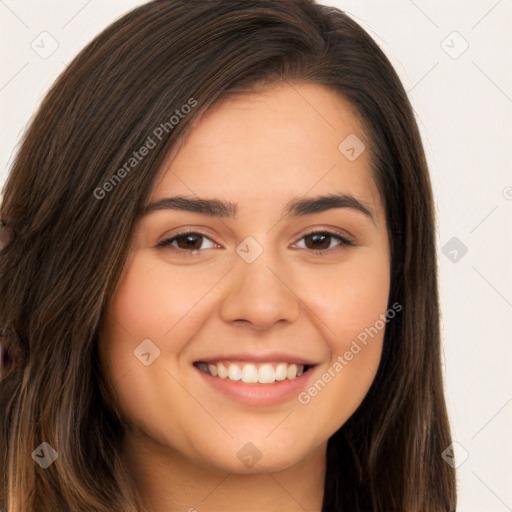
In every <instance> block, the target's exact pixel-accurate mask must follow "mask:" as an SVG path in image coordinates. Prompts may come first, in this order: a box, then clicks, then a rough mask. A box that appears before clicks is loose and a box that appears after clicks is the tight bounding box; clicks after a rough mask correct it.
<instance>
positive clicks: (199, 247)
mask: <svg viewBox="0 0 512 512" xmlns="http://www.w3.org/2000/svg"><path fill="white" fill-rule="evenodd" d="M350 134H355V135H356V136H357V137H358V138H359V139H360V140H362V141H364V143H365V144H366V147H367V150H366V151H364V152H363V153H362V154H361V156H359V157H358V158H357V159H356V160H355V161H353V162H351V161H349V160H348V159H347V158H346V157H345V156H344V155H343V154H342V153H341V152H340V151H339V150H338V145H339V144H340V142H341V141H343V140H344V139H345V138H346V137H347V136H348V135H350ZM368 145H369V141H368V139H367V137H366V136H365V133H364V131H363V129H362V126H361V123H360V122H359V121H358V118H357V116H356V115H355V113H354V110H353V108H352V107H351V106H350V104H349V103H348V102H347V101H346V100H345V99H344V98H342V97H341V96H340V95H338V94H337V93H335V92H333V91H331V90H330V89H328V88H325V87H323V86H320V85H315V84H293V85H291V84H290V85H283V86H276V87H273V88H270V89H265V90H259V91H258V92H254V93H250V94H249V93H247V94H243V95H236V96H232V97H229V98H228V99H225V100H223V101H220V102H218V103H217V104H216V105H215V106H214V107H213V108H212V109H210V110H209V111H208V112H207V113H206V114H205V115H204V117H203V118H202V119H201V120H200V122H199V123H198V124H197V126H196V127H195V128H194V129H193V131H192V132H191V134H190V136H189V137H188V139H187V140H186V141H185V143H184V145H183V146H182V147H181V149H180V150H179V152H178V153H177V156H176V158H174V160H173V161H172V162H171V163H170V166H168V167H167V168H166V169H163V172H162V174H161V176H160V178H159V179H158V181H157V183H156V186H155V188H154V191H153V194H152V197H151V201H150V204H151V203H155V202H158V201H161V200H163V199H165V198H171V197H175V196H185V197H187V198H191V199H197V198H204V199H219V200H222V201H226V202H230V203H233V204H235V205H236V210H237V212H236V216H234V217H230V216H225V217H218V216H212V215H206V214H204V213H198V212H191V211H182V210H177V209H166V208H154V209H151V207H150V208H149V212H148V213H147V215H145V216H144V217H143V219H142V220H141V222H140V225H139V226H138V229H137V232H136V235H135V238H134V241H133V249H132V252H131V254H130V257H129V260H128V261H127V266H126V269H125V272H124V274H123V276H122V279H121V281H120V284H119V287H118V289H117V291H116V294H115V296H114V297H112V300H111V302H110V304H109V306H108V310H107V314H106V315H105V322H104V324H103V326H102V330H101V334H100V357H101V362H102V366H103V371H104V372H105V375H106V377H107V379H108V381H109V382H110V384H111V386H112V388H113V389H114V390H115V393H116V397H117V406H118V408H119V409H120V411H121V413H122V414H123V417H124V418H125V419H126V420H127V421H128V422H129V423H130V425H131V427H132V429H131V431H130V432H129V433H128V435H127V437H126V439H125V446H124V455H125V457H126V462H127V464H128V467H129V470H130V472H131V473H132V475H133V477H134V479H135V481H136V482H137V485H138V487H139V489H140V491H141V493H142V495H143V496H144V498H145V499H146V500H147V503H148V504H150V505H151V506H152V507H153V508H154V510H155V512H164V511H165V512H174V511H183V512H184V511H187V510H189V509H191V508H192V507H193V508H195V509H196V510H197V511H198V512H201V511H203V510H208V511H214V512H217V511H219V512H220V511H221V510H222V511H223V512H230V511H235V510H236V511H240V510H244V511H245V512H252V511H254V512H256V511H258V512H262V511H270V510H280V511H286V512H294V511H299V510H300V511H304V510H308V511H315V512H320V510H321V504H322V497H323V485H324V477H325V454H326V446H327V441H328V439H329V437H330V436H331V435H332V434H333V433H334V432H336V430H338V429H339V428H340V427H341V426H342V425H343V424H344V423H345V421H346V420H347V419H348V418H349V417H350V416H351V415H352V414H353V413H354V411H355V410H356V408H357V407H358V406H359V404H360V403H361V401H362V400H363V398H364V396H365V395H366V393H367V391H368V389H369V387H370V385H371V383H372V381H373V379H374V377H375V373H376V371H377V368H378V365H379V361H380V356H381V350H382V341H383V336H384V330H382V331H381V332H379V334H378V335H377V336H375V337H374V338H373V339H372V340H371V341H370V342H369V343H368V345H367V346H366V347H365V348H364V349H363V350H361V352H359V353H358V354H357V355H355V356H354V358H353V359H352V360H351V361H350V363H349V364H348V365H347V366H346V367H345V368H344V369H343V371H341V372H340V373H339V374H338V375H337V376H336V377H335V378H334V379H332V381H331V382H330V383H329V384H328V385H326V386H325V388H324V389H323V390H322V391H320V392H319V393H318V395H317V396H315V397H314V398H313V399H312V400H311V401H310V403H308V404H307V405H303V404H301V403H299V401H298V400H297V395H298V391H300V390H304V389H306V388H307V387H308V386H310V385H311V384H312V383H314V382H315V381H316V380H317V379H319V378H320V377H321V376H322V374H323V373H325V372H326V371H327V370H328V369H329V368H330V367H332V365H333V364H334V362H335V361H336V358H337V357H338V356H339V355H343V354H344V353H345V352H346V351H347V350H349V348H350V344H351V343H352V341H353V340H354V339H356V337H357V335H358V334H359V333H360V332H361V331H362V330H364V328H365V327H369V326H373V325H374V324H375V321H376V320H377V319H379V317H380V316H379V315H381V314H384V313H385V312H386V309H387V301H388V294H389V285H390V283H389V274H390V256H389V245H388V233H387V227H386V220H385V214H384V207H383V203H382V200H381V198H380V197H379V193H378V190H377V187H376V185H375V182H374V180H373V178H372V173H371V163H370V157H369V151H368ZM329 194H346V195H350V196H352V197H354V198H355V199H357V201H359V202H360V204H361V205H363V206H364V207H365V208H366V209H367V210H368V212H369V213H370V214H371V216H372V217H370V215H367V214H365V213H363V212H362V211H360V210H358V209H356V208H353V207H346V206H345V207H337V208H329V209H325V210H323V211H317V212H315V213H310V214H305V215H298V216H297V215H295V216H294V215H283V210H284V209H285V207H286V205H288V204H289V202H291V201H293V200H303V199H312V198H317V197H320V196H325V195H329ZM160 204H161V203H160ZM315 231H321V232H322V233H325V232H328V233H332V234H333V236H332V237H328V236H327V237H320V238H319V237H314V236H311V233H312V232H315ZM183 233H195V234H196V235H195V238H194V235H192V238H191V239H190V238H188V239H187V237H186V236H181V237H179V236H178V235H181V234H183ZM337 234H339V235H340V236H341V237H343V238H345V239H348V240H349V241H350V242H351V243H352V245H344V244H342V243H340V240H339V239H337V238H336V236H334V235H337ZM199 235H201V236H199ZM189 236H190V235H189ZM247 237H252V238H253V239H254V240H255V241H257V243H258V244H259V246H261V248H262V249H263V252H262V254H261V255H260V256H259V257H257V258H256V259H255V260H254V261H253V262H252V263H247V262H246V261H245V260H244V259H243V258H242V257H241V256H240V255H239V254H238V253H237V251H236V249H237V247H239V245H240V244H241V243H242V242H243V241H244V240H245V239H246V238H247ZM187 241H188V245H187ZM162 242H166V245H162ZM190 247H191V248H192V249H194V250H191V248H190ZM145 339H150V340H152V342H153V343H154V344H155V345H156V346H157V347H158V349H159V350H160V356H159V357H158V358H156V359H155V360H154V362H153V363H152V364H150V365H149V366H145V365H143V364H142V363H141V362H140V361H139V360H138V359H137V358H136V357H135V356H134V350H135V349H136V348H137V346H138V345H139V344H140V343H141V342H142V340H145ZM241 354H242V357H241ZM233 355H236V357H235V358H236V359H245V360H247V362H250V361H251V357H253V358H256V357H259V358H260V360H264V361H268V362H275V363H276V362H286V357H288V356H289V357H292V356H293V357H296V358H300V359H303V360H306V361H309V362H311V363H314V365H315V366H314V367H313V368H312V369H311V370H309V371H307V372H306V373H305V374H304V375H303V376H302V377H301V379H302V382H303V384H301V386H300V389H299V390H297V389H294V390H293V393H291V394H289V396H288V395H287V394H285V396H284V397H278V398H276V397H275V395H276V394H278V392H277V391H272V389H277V388H278V386H276V385H275V384H251V385H248V386H251V387H252V388H254V389H256V391H255V395H253V398H254V397H255V398H254V401H253V402H252V401H251V393H249V392H247V393H246V394H245V395H244V391H243V390H242V391H241V392H240V393H241V394H242V395H243V396H241V397H235V396H231V395H229V394H226V393H224V392H222V391H220V390H219V389H218V388H217V386H213V385H212V383H211V380H212V379H213V377H211V376H208V375H205V374H204V373H202V372H201V371H200V370H198V368H197V367H196V366H195V365H194V363H195V362H198V361H205V360H209V359H214V358H221V359H222V358H224V359H227V358H229V357H230V356H233ZM225 384H226V385H227V386H229V385H230V384H229V382H227V383H225ZM235 385H236V386H238V389H240V387H241V386H243V385H244V384H241V383H234V384H233V386H235ZM263 386H270V387H267V388H266V389H267V390H269V391H265V392H258V389H260V388H261V387H263ZM230 389H231V388H230ZM247 389H249V388H247ZM261 389H263V388H261ZM265 393H267V394H268V396H270V401H269V402H268V403H267V402H265V399H261V396H262V394H263V395H264V394H265ZM258 400H259V401H258ZM247 443H252V445H254V446H255V447H256V448H257V450H258V451H257V452H256V451H255V452H254V454H255V456H256V457H257V456H258V455H257V454H261V458H259V460H258V461H257V462H256V463H255V464H252V465H250V464H244V463H243V461H242V460H240V457H239V456H237V454H238V453H239V451H240V450H241V449H242V448H243V447H244V446H246V444H247ZM245 449H246V450H251V449H252V448H247V447H246V448H245Z"/></svg>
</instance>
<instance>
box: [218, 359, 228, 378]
mask: <svg viewBox="0 0 512 512" xmlns="http://www.w3.org/2000/svg"><path fill="white" fill-rule="evenodd" d="M217 375H218V376H219V377H220V378H221V379H227V377H228V370H227V369H226V367H225V366H224V365H223V364H222V363H219V364H218V365H217Z"/></svg>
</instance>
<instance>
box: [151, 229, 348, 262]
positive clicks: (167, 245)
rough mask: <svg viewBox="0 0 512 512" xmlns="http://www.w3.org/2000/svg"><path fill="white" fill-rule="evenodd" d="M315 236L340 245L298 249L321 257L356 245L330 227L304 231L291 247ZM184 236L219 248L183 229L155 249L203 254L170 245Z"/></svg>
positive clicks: (177, 252)
mask: <svg viewBox="0 0 512 512" xmlns="http://www.w3.org/2000/svg"><path fill="white" fill-rule="evenodd" d="M316 234H323V235H328V236H330V237H331V238H335V239H337V240H338V241H339V242H340V243H339V244H338V245H336V246H335V247H334V248H330V249H308V248H300V249H303V250H306V251H307V252H308V253H310V254H314V255H322V256H323V255H329V254H333V253H335V252H337V251H338V250H340V249H346V248H348V247H353V246H355V245H356V244H355V242H354V240H353V237H351V236H348V235H347V234H346V233H345V232H344V231H341V230H339V229H337V228H333V227H330V228H313V229H311V230H309V231H306V232H304V233H302V234H301V235H298V239H297V241H296V242H294V243H293V245H292V247H295V246H296V245H297V243H298V242H300V241H301V240H303V239H304V238H306V237H309V236H313V235H316ZM185 235H199V236H201V237H203V238H207V239H208V240H210V241H211V242H212V243H213V244H214V245H217V246H220V244H219V243H217V242H216V241H215V240H214V239H213V238H212V237H210V236H209V235H207V234H206V233H204V232H203V231H201V230H198V229H191V228H189V229H185V230H183V231H180V232H178V233H174V234H172V235H171V236H169V237H166V238H165V239H164V240H162V241H161V242H159V243H158V244H157V245H156V247H157V248H162V249H167V248H169V250H171V251H172V252H174V253H175V254H178V255H183V256H196V255H197V254H198V253H200V252H203V251H204V250H205V249H192V250H187V249H179V248H176V247H174V246H172V245H171V243H172V242H174V241H175V239H177V238H179V237H181V236H185ZM221 247H222V246H221ZM211 248H212V247H209V248H208V249H211Z"/></svg>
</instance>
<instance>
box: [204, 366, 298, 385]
mask: <svg viewBox="0 0 512 512" xmlns="http://www.w3.org/2000/svg"><path fill="white" fill-rule="evenodd" d="M197 367H198V368H199V369H200V370H202V371H203V372H205V373H208V374H209V375H212V376H213V377H219V378H221V379H229V380H233V381H242V382H245V383H247V384H255V383H260V384H272V383H274V382H276V381H283V380H286V379H288V380H293V379H295V378H296V377H300V376H301V375H302V374H303V373H304V365H302V364H299V365H297V364H295V363H292V364H288V363H277V364H271V363H264V364H261V363H259V364H258V363H244V364H238V363H226V364H224V363H197Z"/></svg>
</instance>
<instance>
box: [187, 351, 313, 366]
mask: <svg viewBox="0 0 512 512" xmlns="http://www.w3.org/2000/svg"><path fill="white" fill-rule="evenodd" d="M223 361H245V362H247V363H280V362H282V363H292V364H293V363H295V364H302V365H308V366H314V365H316V364H318V363H315V362H314V361H312V360H310V359H307V358H305V357H302V356H298V355H297V354H286V353H285V352H258V353H257V354H250V353H248V352H237V353H231V354H229V355H228V354H226V355H216V356H205V357H202V358H201V359H197V360H196V361H194V362H196V363H221V362H223Z"/></svg>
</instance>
